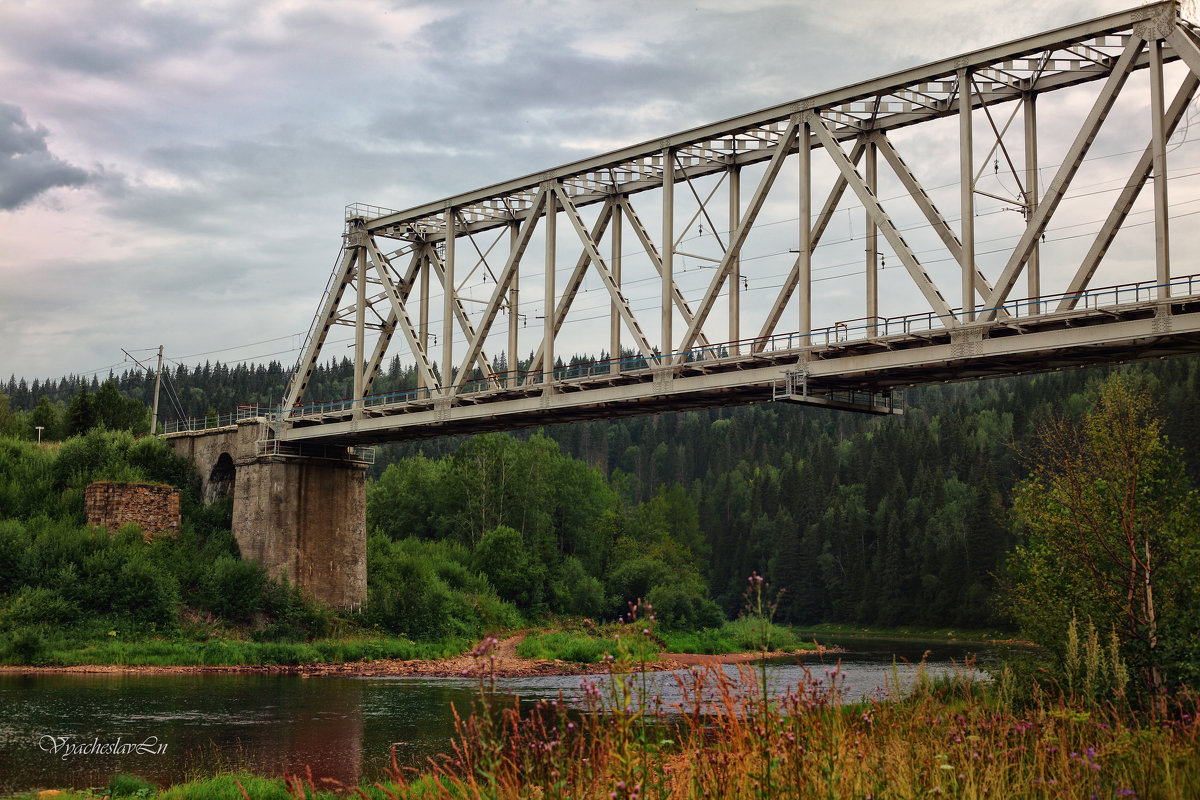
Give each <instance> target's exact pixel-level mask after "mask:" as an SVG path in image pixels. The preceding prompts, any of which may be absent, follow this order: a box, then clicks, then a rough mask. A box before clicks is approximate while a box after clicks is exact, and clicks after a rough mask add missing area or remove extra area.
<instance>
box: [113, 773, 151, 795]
mask: <svg viewBox="0 0 1200 800" xmlns="http://www.w3.org/2000/svg"><path fill="white" fill-rule="evenodd" d="M157 794H158V787H157V786H155V785H154V784H153V783H151V782H150V781H148V780H146V779H145V778H139V777H138V776H137V775H127V774H124V773H122V774H120V775H113V776H112V779H111V780H110V781H109V782H108V795H109V797H154V796H155V795H157Z"/></svg>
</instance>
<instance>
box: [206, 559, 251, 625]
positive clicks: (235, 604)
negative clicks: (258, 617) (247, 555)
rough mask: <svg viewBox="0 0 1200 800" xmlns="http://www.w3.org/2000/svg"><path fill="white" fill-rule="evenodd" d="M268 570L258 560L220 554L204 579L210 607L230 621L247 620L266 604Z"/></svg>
mask: <svg viewBox="0 0 1200 800" xmlns="http://www.w3.org/2000/svg"><path fill="white" fill-rule="evenodd" d="M266 580H267V575H266V570H265V569H263V566H262V565H261V564H259V563H258V562H257V561H243V560H241V559H240V558H234V557H233V556H228V555H225V556H220V557H219V558H217V559H216V560H215V561H214V562H213V563H212V566H210V567H209V568H208V571H207V573H206V574H205V576H204V578H203V580H202V583H203V586H204V593H205V596H206V598H207V600H208V605H209V607H210V608H211V609H212V610H213V611H215V612H216V613H217V614H220V615H221V616H222V617H224V618H225V619H227V620H229V621H230V622H244V621H246V620H249V619H250V616H251V615H252V614H254V613H255V612H256V611H259V610H260V609H261V608H262V602H263V587H264V586H265V584H266Z"/></svg>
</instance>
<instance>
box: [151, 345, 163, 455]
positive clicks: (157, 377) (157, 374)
mask: <svg viewBox="0 0 1200 800" xmlns="http://www.w3.org/2000/svg"><path fill="white" fill-rule="evenodd" d="M162 351H163V346H162V345H161V344H160V345H159V346H158V369H156V370H155V371H154V407H153V408H152V409H151V410H150V435H151V436H157V435H158V387H159V386H161V385H162Z"/></svg>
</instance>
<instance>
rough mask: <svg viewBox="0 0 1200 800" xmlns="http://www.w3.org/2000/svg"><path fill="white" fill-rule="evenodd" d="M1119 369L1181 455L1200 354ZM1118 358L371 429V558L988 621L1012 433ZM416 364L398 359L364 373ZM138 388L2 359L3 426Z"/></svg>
mask: <svg viewBox="0 0 1200 800" xmlns="http://www.w3.org/2000/svg"><path fill="white" fill-rule="evenodd" d="M1114 369H1121V370H1126V371H1132V372H1133V373H1135V374H1137V375H1139V376H1140V380H1143V381H1145V382H1147V383H1148V385H1149V387H1150V390H1151V393H1152V394H1153V396H1154V397H1155V398H1157V401H1158V406H1159V412H1160V413H1161V415H1162V417H1163V419H1164V433H1165V435H1166V437H1167V440H1168V441H1169V442H1170V443H1171V444H1172V445H1173V446H1174V447H1176V448H1178V449H1179V451H1180V453H1181V456H1182V463H1183V464H1184V466H1185V468H1186V470H1187V472H1188V474H1189V475H1194V474H1195V468H1196V466H1197V461H1196V460H1197V458H1198V457H1200V447H1197V441H1198V438H1197V437H1198V433H1200V432H1198V430H1197V425H1198V424H1200V423H1198V422H1197V420H1200V416H1198V415H1197V411H1200V408H1197V403H1198V401H1197V397H1198V393H1197V385H1196V384H1197V373H1198V370H1200V361H1197V360H1195V359H1173V360H1166V361H1159V362H1152V363H1149V364H1145V365H1137V366H1133V367H1124V368H1114ZM1112 371H1113V370H1111V369H1093V370H1077V371H1066V372H1059V373H1052V374H1045V375H1032V376H1021V377H1014V378H1007V379H1000V380H992V381H985V382H972V383H961V384H951V385H945V386H935V387H927V388H922V389H910V390H908V391H906V392H905V393H904V398H903V405H904V414H903V415H902V416H893V417H886V418H879V417H869V416H864V415H857V414H852V413H845V412H831V411H827V410H823V409H814V408H800V407H795V406H789V405H784V404H765V405H760V406H751V407H741V408H722V409H712V410H707V411H692V412H687V413H680V414H668V415H661V416H655V417H644V418H635V419H630V420H613V421H602V422H590V423H580V424H574V425H569V426H557V427H550V428H546V429H544V430H538V431H518V432H514V433H513V434H511V435H487V436H480V437H476V438H474V439H463V440H455V439H449V440H437V441H432V442H428V441H427V442H421V443H393V444H387V445H383V446H381V447H379V448H378V453H377V460H376V464H375V467H374V468H373V470H374V471H373V474H372V480H371V483H370V487H369V490H368V526H369V530H370V532H371V534H372V539H371V550H372V553H373V559H374V561H376V562H378V563H385V561H387V559H391V560H390V562H388V563H391V564H392V567H390V569H392V570H393V571H396V570H399V571H400V572H403V571H404V570H405V569H411V570H415V571H416V573H420V574H425V573H427V572H429V570H430V569H432V567H431V566H430V565H431V564H434V563H436V562H437V560H436V559H434V558H432V557H431V556H429V555H428V552H426V555H424V556H422V557H420V558H417V557H416V553H417V552H418V550H421V551H422V552H425V551H428V548H430V547H436V548H439V550H438V552H441V553H442V554H443V556H444V559H449V560H450V561H453V562H454V563H456V564H459V565H460V567H461V570H462V571H464V574H468V573H469V574H475V575H481V576H483V577H484V578H485V579H486V581H487V582H488V583H489V584H490V586H491V587H493V588H494V589H495V592H496V594H497V595H498V596H499V597H500V598H501V599H502V600H504V601H505V602H507V603H511V604H513V605H515V607H517V608H518V609H520V610H521V611H522V612H523V613H526V614H533V615H535V616H536V615H537V614H541V613H547V612H549V613H564V614H580V615H584V616H597V617H612V616H615V615H617V614H619V613H620V611H621V610H622V609H623V608H624V604H625V603H626V602H628V601H629V600H634V599H637V598H638V597H647V598H652V599H653V601H655V606H656V607H658V608H661V609H662V613H663V615H664V617H665V618H666V619H668V620H676V621H677V622H676V624H679V625H683V626H695V625H704V624H709V623H711V622H712V621H713V620H714V619H715V618H719V617H720V616H729V617H732V616H736V614H737V612H738V609H739V606H740V603H741V594H742V590H743V587H744V583H745V579H746V576H747V575H750V574H751V573H753V572H757V573H759V574H762V575H764V576H766V577H767V578H768V580H769V581H770V582H771V583H772V585H773V586H774V587H775V588H776V589H782V590H783V592H782V594H781V596H780V598H779V606H778V611H777V618H778V620H779V621H781V622H791V623H801V622H804V623H808V622H818V621H835V622H846V623H856V624H864V625H878V626H895V625H920V626H929V627H950V626H958V627H975V628H979V627H985V626H1003V625H1005V624H1007V623H1008V622H1009V621H1008V620H1006V618H1005V617H1004V615H1002V614H1000V613H999V612H998V609H997V606H996V603H995V602H994V598H995V593H996V588H997V585H998V581H1000V580H1001V579H1002V577H1003V574H1004V571H1005V563H1004V562H1005V557H1006V554H1007V553H1008V552H1009V551H1010V550H1011V549H1012V548H1013V546H1014V545H1015V544H1016V543H1017V541H1018V531H1017V530H1016V527H1015V526H1014V523H1013V520H1012V518H1011V510H1010V509H1011V500H1012V492H1013V488H1014V486H1015V484H1016V483H1017V481H1018V480H1020V479H1021V478H1023V477H1024V476H1025V475H1026V474H1027V472H1028V464H1027V463H1026V461H1025V460H1023V456H1022V453H1025V452H1027V450H1028V445H1029V441H1030V438H1031V436H1033V435H1034V433H1035V431H1036V428H1037V426H1038V423H1039V420H1043V419H1046V418H1048V417H1049V416H1052V415H1054V414H1065V415H1067V416H1068V417H1078V416H1079V415H1080V414H1082V413H1083V411H1084V409H1085V407H1086V405H1087V402H1088V400H1087V397H1088V393H1089V391H1093V390H1094V388H1095V387H1096V386H1097V385H1098V384H1099V383H1100V382H1101V381H1102V380H1103V379H1104V377H1105V376H1106V375H1107V374H1109V373H1110V372H1112ZM351 372H352V370H351V366H350V362H349V361H348V360H343V361H342V362H340V363H329V364H327V365H324V366H323V367H321V368H320V369H319V370H318V371H317V373H316V375H315V376H314V378H313V388H312V389H311V391H312V393H313V395H314V396H322V397H325V396H328V397H337V396H342V395H343V394H344V393H345V391H346V389H347V388H348V384H349V381H350V380H351V377H350V376H351ZM284 376H285V373H284V371H283V369H282V368H281V367H280V365H278V364H276V363H272V364H270V365H266V366H263V365H257V366H248V365H244V364H240V365H236V366H227V365H222V364H215V365H210V364H205V365H203V366H202V367H201V366H197V367H196V368H195V369H191V370H189V369H186V368H183V367H179V368H177V369H176V370H175V371H174V372H173V374H172V375H171V384H172V386H173V393H174V394H175V395H176V396H178V397H179V398H180V399H181V400H183V403H184V404H183V405H182V407H180V408H179V410H180V411H182V412H183V413H186V414H197V415H199V414H204V413H206V412H210V411H212V410H220V411H225V410H228V409H229V408H231V407H233V406H235V405H236V404H237V403H246V402H270V400H271V398H273V397H278V396H280V395H281V394H282V390H283V381H284ZM413 380H415V376H414V375H413V373H412V369H411V368H408V369H405V368H403V367H402V366H401V365H400V364H399V362H398V361H393V362H392V364H391V368H390V370H389V371H388V372H387V373H386V374H385V375H383V376H381V378H380V379H379V381H377V385H376V388H377V389H378V390H379V391H390V390H392V389H393V388H403V387H405V386H406V385H409V384H411V383H412V381H413ZM151 390H152V387H151V385H150V384H149V383H148V382H147V379H146V376H145V375H143V374H141V373H134V372H126V373H123V374H121V375H113V376H111V378H110V380H108V381H105V382H103V383H101V382H100V381H98V380H97V379H92V380H91V381H85V380H83V379H80V378H74V377H67V378H63V379H62V380H58V381H55V380H45V381H34V383H33V384H32V385H30V384H27V383H26V382H25V381H24V380H17V379H15V378H11V379H10V380H9V382H8V385H7V386H5V387H4V395H3V396H0V433H8V434H10V435H15V436H17V437H18V438H24V439H26V440H28V439H29V438H31V437H32V430H31V426H32V425H33V424H35V421H36V424H42V425H43V426H44V428H45V430H44V431H43V435H44V436H46V438H49V439H55V438H62V437H65V436H68V435H72V434H79V433H81V432H82V431H84V430H86V429H88V428H90V427H91V426H93V425H96V424H99V425H103V426H105V427H109V428H133V429H137V427H138V425H141V426H143V427H142V430H144V429H145V428H144V426H145V424H146V423H145V421H144V415H145V412H144V407H142V410H141V412H140V414H141V416H139V415H138V413H137V411H138V408H137V406H138V404H139V403H144V402H146V400H147V399H148V397H149V393H150V391H151ZM81 398H82V400H81ZM131 406H132V408H131ZM122 415H124V416H122ZM160 416H166V414H163V413H161V412H160ZM131 420H133V421H132V422H131ZM414 548H415V549H414ZM422 548H423V550H422ZM404 553H409V554H410V555H411V556H412V557H409V558H403V557H402V555H403V554H404ZM385 555H386V556H387V558H385ZM444 559H443V560H444ZM401 563H402V564H404V565H407V566H396V565H397V564H401ZM445 569H449V568H444V569H443V571H445ZM455 569H459V568H455ZM418 578H419V575H416V576H409V578H408V579H410V580H417V579H418ZM462 580H465V579H460V580H459V581H458V582H459V584H460V585H461V584H462ZM426 583H428V584H429V585H431V586H433V587H434V588H433V589H431V590H430V591H433V592H434V594H435V595H436V594H437V593H438V592H444V591H446V590H447V589H446V586H445V585H444V584H445V583H446V581H445V580H443V579H442V578H437V577H436V576H434V577H429V578H428V579H427V580H426ZM451 583H453V581H452V582H451ZM425 594H428V592H425V593H424V594H422V592H414V593H409V594H408V595H407V596H408V597H409V598H418V599H419V598H420V597H423V596H425ZM411 602H416V600H415V599H413V600H411ZM424 602H425V605H426V608H434V607H437V608H443V607H446V604H445V603H441V604H439V603H435V602H433V599H429V598H427V600H426V601H424ZM412 610H413V609H407V608H403V607H395V608H391V609H390V611H388V612H385V613H386V614H390V615H391V616H393V617H394V618H397V619H399V618H401V617H404V616H406V615H408V614H409V612H410V611H412ZM381 613H383V612H381ZM430 624H431V625H432V626H433V627H432V628H431V629H430V630H431V631H432V630H433V629H437V630H439V631H444V630H449V629H450V628H451V627H453V626H450V625H449V623H448V622H447V623H446V625H440V626H439V625H437V624H436V623H435V622H431V623H430Z"/></svg>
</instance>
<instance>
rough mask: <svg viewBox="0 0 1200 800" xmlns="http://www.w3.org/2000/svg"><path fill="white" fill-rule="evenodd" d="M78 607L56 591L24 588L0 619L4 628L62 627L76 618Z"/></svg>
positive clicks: (39, 587)
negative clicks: (29, 626) (46, 625)
mask: <svg viewBox="0 0 1200 800" xmlns="http://www.w3.org/2000/svg"><path fill="white" fill-rule="evenodd" d="M78 616H79V607H78V606H76V605H75V604H74V603H72V602H70V601H69V600H67V599H66V598H64V597H63V596H62V594H61V593H60V592H59V591H58V590H57V589H51V588H48V587H44V586H26V587H24V588H22V589H21V591H20V592H18V593H17V596H16V597H14V598H12V599H11V600H10V601H9V603H8V607H7V608H5V609H4V613H3V615H0V619H2V620H3V622H4V624H5V626H7V627H12V628H17V627H21V626H25V625H40V624H48V625H62V624H64V623H67V622H71V621H73V620H75V619H76V618H78Z"/></svg>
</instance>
